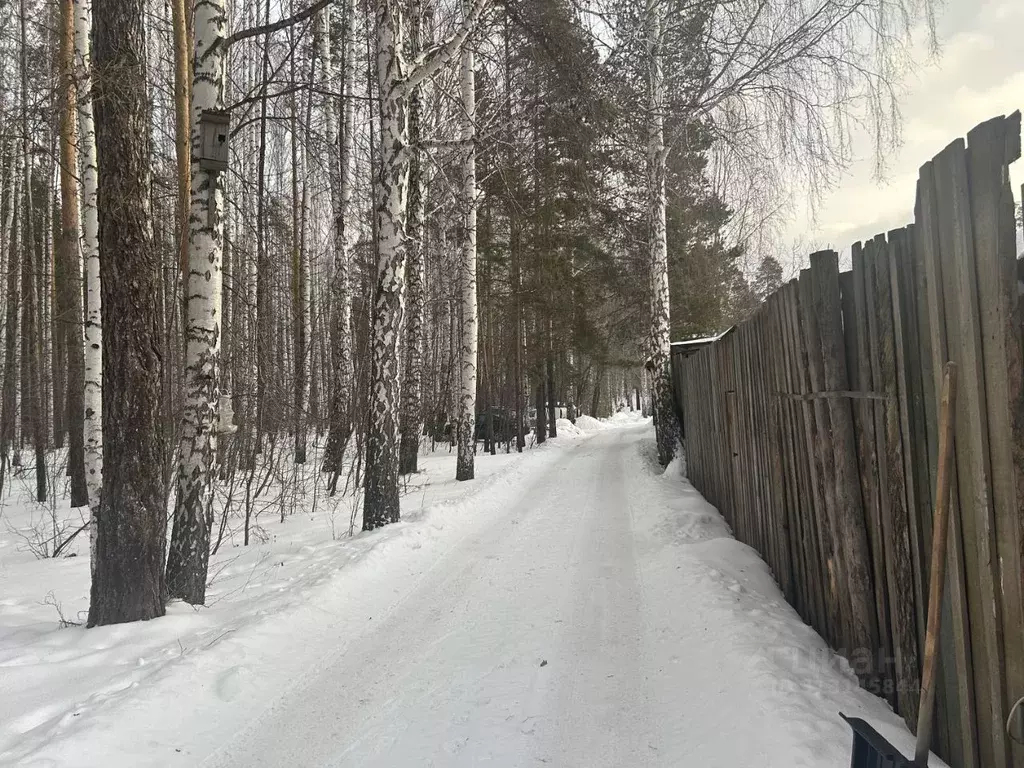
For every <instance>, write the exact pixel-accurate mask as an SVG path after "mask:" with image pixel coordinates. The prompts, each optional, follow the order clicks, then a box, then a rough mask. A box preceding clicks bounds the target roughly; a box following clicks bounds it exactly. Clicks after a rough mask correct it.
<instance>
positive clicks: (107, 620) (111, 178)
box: [88, 0, 167, 627]
mask: <svg viewBox="0 0 1024 768" xmlns="http://www.w3.org/2000/svg"><path fill="white" fill-rule="evenodd" d="M147 6H148V3H147V2H146V0H96V3H95V6H94V7H95V10H96V24H95V27H94V38H93V39H94V43H95V46H96V56H95V60H94V69H95V79H96V97H97V98H96V147H97V150H98V153H97V154H98V159H99V163H100V164H101V166H102V167H103V168H104V171H103V185H102V187H100V190H99V197H98V200H97V202H98V211H99V232H100V248H101V250H102V254H103V258H102V259H101V270H102V286H103V307H104V323H105V326H106V328H105V330H106V333H105V334H104V336H103V357H104V366H103V392H104V394H105V400H104V403H103V405H104V408H103V435H104V445H103V466H104V479H103V493H102V496H101V499H100V510H99V514H98V515H97V535H96V566H95V572H94V574H93V580H92V590H91V599H90V605H89V620H88V625H89V626H90V627H92V626H97V625H103V624H116V623H121V622H126V621H137V620H140V619H151V618H154V617H156V616H162V615H163V614H164V604H165V602H166V587H165V582H164V551H165V547H166V531H167V512H166V508H165V503H164V499H165V495H164V494H165V486H164V479H163V471H164V462H165V452H164V439H163V436H162V434H161V430H160V424H161V418H160V413H161V402H160V382H161V366H162V361H161V358H160V338H159V328H160V323H161V307H160V270H161V262H160V256H159V253H158V252H157V250H156V249H155V248H154V247H153V218H152V208H151V204H150V190H151V180H150V173H151V168H152V151H151V137H150V132H149V124H150V123H149V118H150V114H149V111H150V103H151V102H150V96H149V89H148V87H147V83H146V74H147V71H148V70H147V62H146V24H145V17H146V11H147Z"/></svg>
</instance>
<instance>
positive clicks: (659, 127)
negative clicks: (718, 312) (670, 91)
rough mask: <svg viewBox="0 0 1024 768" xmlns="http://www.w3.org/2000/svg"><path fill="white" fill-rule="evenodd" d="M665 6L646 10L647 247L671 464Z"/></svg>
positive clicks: (661, 425)
mask: <svg viewBox="0 0 1024 768" xmlns="http://www.w3.org/2000/svg"><path fill="white" fill-rule="evenodd" d="M663 14H664V9H663V8H662V6H661V5H660V3H658V2H657V0H655V2H653V3H652V4H651V5H650V6H649V7H648V10H647V24H648V32H647V56H648V60H647V66H648V85H647V97H648V104H647V106H648V115H649V117H648V120H649V121H650V124H649V126H648V136H647V195H648V198H647V199H648V214H647V215H648V227H649V235H648V238H649V239H648V249H649V252H650V261H649V264H648V270H649V278H648V279H649V281H650V288H649V295H650V313H651V314H650V317H651V339H650V357H649V358H648V366H649V368H650V371H651V388H652V395H653V407H654V423H655V431H656V433H657V441H658V460H659V461H660V462H661V463H662V465H666V464H668V463H669V462H670V461H672V458H673V457H674V456H675V453H676V446H677V444H678V443H679V421H678V419H677V418H676V413H675V407H674V404H673V399H672V375H671V371H670V369H669V355H670V354H671V351H672V339H671V337H670V336H669V329H670V327H671V322H670V318H669V307H670V304H669V292H668V240H667V234H666V229H665V173H666V167H667V159H668V158H667V151H666V148H665V76H664V72H663V70H662V51H661V47H662V45H663V40H662V36H663V27H664V18H663Z"/></svg>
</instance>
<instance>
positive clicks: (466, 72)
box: [455, 9, 478, 480]
mask: <svg viewBox="0 0 1024 768" xmlns="http://www.w3.org/2000/svg"><path fill="white" fill-rule="evenodd" d="M467 10H468V9H467ZM475 70H476V55H475V54H474V52H473V46H472V45H471V44H470V43H469V42H468V41H467V42H466V44H465V46H464V47H463V49H462V66H461V78H460V80H461V83H462V112H463V120H464V121H465V124H464V126H463V131H462V140H463V142H464V143H465V158H464V160H463V167H462V198H463V200H462V204H463V206H465V215H466V222H465V228H466V231H465V234H464V238H465V239H464V240H463V243H462V265H461V270H460V281H459V282H460V288H461V292H462V347H461V350H460V355H459V357H460V360H459V366H460V370H461V372H462V376H461V379H460V387H459V413H458V439H459V448H458V456H457V459H456V464H455V479H456V480H472V479H473V463H474V454H475V453H476V434H475V432H476V369H477V343H478V338H477V302H476V209H477V199H476V71H475Z"/></svg>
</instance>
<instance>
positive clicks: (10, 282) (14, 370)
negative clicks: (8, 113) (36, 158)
mask: <svg viewBox="0 0 1024 768" xmlns="http://www.w3.org/2000/svg"><path fill="white" fill-rule="evenodd" d="M20 178H21V169H20V168H19V167H18V160H17V158H16V156H15V152H14V150H13V147H12V148H11V172H10V176H9V177H8V190H9V194H8V197H7V200H8V205H7V220H6V221H5V222H4V228H5V229H6V230H7V231H8V232H9V234H10V237H9V240H8V243H9V247H8V255H7V265H6V267H7V296H6V297H5V298H6V305H7V306H6V311H5V313H4V385H3V415H2V418H0V452H2V454H3V455H2V456H0V472H6V469H7V461H8V458H9V457H10V452H11V450H12V449H14V450H15V451H17V446H16V445H15V440H14V438H15V431H16V430H15V425H16V423H17V413H18V378H19V376H20V373H19V371H18V366H19V360H18V318H19V316H20V308H19V306H18V304H19V288H18V286H19V285H20V284H21V260H22V259H21V253H22V248H21V244H20V243H19V238H20V237H21V235H20V227H21V223H20V220H19V218H18V202H17V201H18V197H19V194H20V191H21V190H20V187H19V184H20ZM2 479H3V475H2V474H0V480H2ZM0 490H2V484H0Z"/></svg>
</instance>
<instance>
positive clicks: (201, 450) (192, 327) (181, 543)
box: [167, 0, 227, 605]
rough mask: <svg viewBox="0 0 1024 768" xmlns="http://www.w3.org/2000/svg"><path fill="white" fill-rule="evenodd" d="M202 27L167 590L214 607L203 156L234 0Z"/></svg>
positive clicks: (213, 275) (201, 20) (214, 337)
mask: <svg viewBox="0 0 1024 768" xmlns="http://www.w3.org/2000/svg"><path fill="white" fill-rule="evenodd" d="M194 24H195V41H194V45H195V58H194V60H193V73H194V74H193V84H192V153H193V157H192V163H191V168H192V209H191V215H190V217H189V237H188V263H189V270H188V288H187V291H186V295H187V297H188V299H187V301H188V304H187V307H188V325H187V327H186V330H185V341H186V347H185V387H184V389H185V403H184V413H183V423H182V432H181V445H180V448H179V451H180V453H179V458H178V479H177V485H178V493H177V499H176V503H175V508H174V528H173V531H172V534H171V548H170V552H169V553H168V559H167V588H168V592H169V594H170V596H171V597H180V598H181V599H183V600H185V601H186V602H188V603H191V604H192V605H201V604H202V603H204V602H205V601H206V575H207V567H208V564H209V557H210V529H211V526H212V525H213V507H212V505H213V492H214V482H215V480H216V463H217V429H218V424H217V412H218V407H219V404H220V376H221V370H220V368H221V322H222V305H223V301H222V287H223V278H224V275H223V260H224V213H225V211H224V188H223V183H224V180H223V179H220V178H219V174H217V173H211V172H210V171H208V170H206V169H205V168H202V167H201V166H200V163H199V161H198V153H199V152H200V149H201V143H200V118H201V116H202V114H203V112H204V111H206V110H223V109H224V89H225V72H226V63H227V50H226V46H224V45H222V44H221V43H222V42H223V40H224V38H226V37H227V2H226V0H198V2H197V3H196V6H195V16H194Z"/></svg>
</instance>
